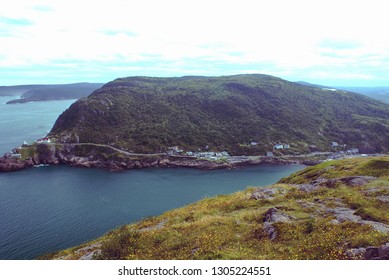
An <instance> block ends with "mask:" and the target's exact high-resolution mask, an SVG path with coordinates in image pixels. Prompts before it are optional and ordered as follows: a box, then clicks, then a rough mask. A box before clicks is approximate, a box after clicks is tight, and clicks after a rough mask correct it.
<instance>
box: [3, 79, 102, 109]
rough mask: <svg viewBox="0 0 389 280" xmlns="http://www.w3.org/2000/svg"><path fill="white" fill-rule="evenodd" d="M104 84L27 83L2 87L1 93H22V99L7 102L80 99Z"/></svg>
mask: <svg viewBox="0 0 389 280" xmlns="http://www.w3.org/2000/svg"><path fill="white" fill-rule="evenodd" d="M102 85H103V84H102V83H76V84H63V85H25V86H11V87H0V95H3V96H15V95H21V98H20V99H14V100H11V101H9V102H7V104H14V103H26V102H32V101H48V100H64V99H78V98H81V97H85V96H88V95H89V94H91V93H92V92H93V91H94V90H96V89H98V88H100V87H101V86H102Z"/></svg>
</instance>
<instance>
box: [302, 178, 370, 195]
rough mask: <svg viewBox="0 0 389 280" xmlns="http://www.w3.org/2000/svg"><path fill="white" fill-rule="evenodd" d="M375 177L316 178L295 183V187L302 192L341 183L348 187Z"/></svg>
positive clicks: (363, 183)
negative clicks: (302, 182) (298, 183)
mask: <svg viewBox="0 0 389 280" xmlns="http://www.w3.org/2000/svg"><path fill="white" fill-rule="evenodd" d="M374 179H376V178H375V177H372V176H348V177H341V178H330V179H327V178H318V179H316V180H314V181H312V183H310V184H300V185H296V186H297V189H298V190H300V191H304V192H313V191H316V190H318V189H320V188H324V187H325V188H330V189H332V188H336V187H337V186H338V185H339V184H341V183H343V184H346V185H347V186H349V187H355V186H363V185H365V184H367V183H368V182H370V181H372V180H374Z"/></svg>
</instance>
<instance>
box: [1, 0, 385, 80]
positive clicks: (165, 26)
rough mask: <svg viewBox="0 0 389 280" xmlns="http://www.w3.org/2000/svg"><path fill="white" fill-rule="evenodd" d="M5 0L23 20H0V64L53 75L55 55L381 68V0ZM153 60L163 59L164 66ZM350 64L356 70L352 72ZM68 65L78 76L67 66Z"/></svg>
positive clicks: (176, 70)
mask: <svg viewBox="0 0 389 280" xmlns="http://www.w3.org/2000/svg"><path fill="white" fill-rule="evenodd" d="M6 2H7V3H6V4H4V5H3V7H2V9H1V10H0V19H1V18H8V19H15V20H20V23H23V22H25V23H27V22H28V23H30V24H25V25H23V24H19V25H17V24H11V23H10V22H8V23H4V22H2V21H1V20H0V25H3V26H0V27H1V30H2V31H1V32H0V57H2V59H1V60H0V67H1V69H4V70H3V71H7V70H8V69H13V71H17V69H27V68H28V69H32V68H34V67H35V68H36V69H37V70H38V69H39V72H41V71H42V72H44V70H43V69H44V68H47V69H52V68H53V67H54V68H55V67H57V68H58V71H59V73H58V74H57V75H58V76H56V77H55V78H60V73H61V71H60V70H61V69H62V71H66V70H65V69H63V68H64V67H70V66H69V65H66V64H65V65H64V64H63V63H62V64H61V62H63V61H68V62H69V63H70V64H71V63H72V62H77V65H95V67H94V68H96V69H101V65H104V67H106V69H107V70H112V69H113V68H114V69H115V70H114V71H113V72H114V74H115V75H120V76H125V75H128V73H129V72H130V73H131V74H133V73H134V72H136V71H138V72H139V73H138V74H145V73H155V74H156V75H165V74H166V73H171V74H172V75H180V73H183V74H185V73H188V72H190V73H208V74H212V73H213V74H216V75H217V74H220V75H223V74H225V73H231V72H237V71H242V72H243V71H245V70H246V71H255V69H258V70H259V71H265V70H267V73H281V74H282V75H283V76H282V77H284V78H289V79H297V80H300V79H303V78H304V77H306V78H307V79H310V78H312V79H315V78H317V77H322V78H323V77H332V78H334V79H335V78H337V79H346V78H347V79H348V80H350V79H352V78H353V77H355V78H358V77H369V79H371V80H374V77H375V76H379V75H380V74H378V73H379V71H380V69H379V68H382V69H387V64H386V63H387V62H388V61H387V60H386V59H384V57H385V56H387V54H388V53H389V40H388V39H387V36H386V27H387V26H389V18H388V17H387V15H386V3H385V1H378V0H370V1H334V0H330V1H307V0H295V1H281V0H273V1H258V0H256V1H250V0H236V1H226V0H225V1H216V0H213V1H205V0H198V1H178V0H177V1H174V0H164V1H157V0H155V1H152V0H139V1H127V0H109V1H107V0H104V1H90V0H83V1H75V0H68V1H62V0H39V1H35V0H34V1H32V0H19V1H11V0H6ZM3 30H6V31H3ZM381 58H382V59H381ZM196 60H197V61H196ZM194 61H196V63H194ZM161 65H171V66H172V67H169V71H167V72H166V71H164V69H163V68H162V69H161ZM265 65H266V67H265ZM356 65H357V68H358V71H362V72H361V73H360V74H352V73H353V72H354V71H355V69H354V68H355V67H356ZM364 65H366V69H365V70H363V68H364V67H363V66H364ZM173 66H174V67H173ZM81 68H82V67H81ZM264 68H266V69H264ZM72 69H73V70H74V68H72ZM120 69H122V71H120ZM129 69H130V70H129ZM0 71H1V70H0ZM88 71H93V67H88ZM99 71H100V70H99ZM363 71H369V72H363ZM103 72H104V71H103ZM105 72H106V73H107V72H108V71H105ZM51 73H53V71H52V72H51ZM318 73H319V74H318ZM326 73H327V74H326ZM337 73H339V75H337ZM348 73H351V74H348ZM0 74H1V72H0ZM135 74H136V73H135ZM74 75H75V78H78V77H81V76H82V75H84V76H85V77H87V76H86V73H77V71H75V72H74ZM88 75H92V76H93V74H92V73H88ZM96 75H97V76H99V77H100V73H99V74H96ZM101 75H102V73H101ZM297 75H303V76H304V77H301V78H299V77H298V76H297ZM358 75H359V76H358ZM381 75H382V74H381ZM47 76H50V72H48V73H47ZM101 77H103V76H101ZM20 82H21V83H22V81H20ZM39 82H43V81H39ZM388 84H389V81H388Z"/></svg>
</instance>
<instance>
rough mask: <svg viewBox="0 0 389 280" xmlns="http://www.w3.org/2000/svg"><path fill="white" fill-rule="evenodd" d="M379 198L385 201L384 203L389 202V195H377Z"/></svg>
mask: <svg viewBox="0 0 389 280" xmlns="http://www.w3.org/2000/svg"><path fill="white" fill-rule="evenodd" d="M377 200H379V201H381V202H384V203H389V195H381V196H377Z"/></svg>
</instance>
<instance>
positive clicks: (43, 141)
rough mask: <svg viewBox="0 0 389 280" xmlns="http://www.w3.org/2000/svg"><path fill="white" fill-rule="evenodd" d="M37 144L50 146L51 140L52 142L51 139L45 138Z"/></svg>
mask: <svg viewBox="0 0 389 280" xmlns="http://www.w3.org/2000/svg"><path fill="white" fill-rule="evenodd" d="M36 142H37V143H38V144H49V143H51V140H50V138H47V137H44V138H40V139H38V140H36Z"/></svg>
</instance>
